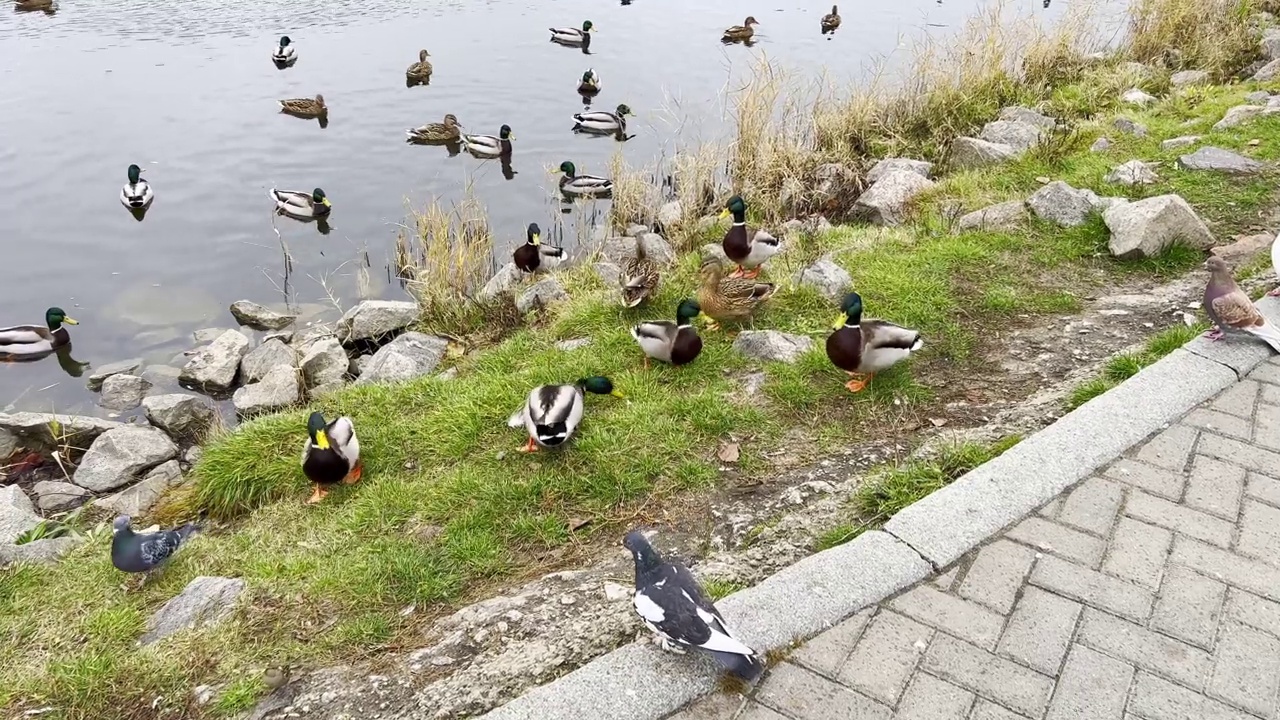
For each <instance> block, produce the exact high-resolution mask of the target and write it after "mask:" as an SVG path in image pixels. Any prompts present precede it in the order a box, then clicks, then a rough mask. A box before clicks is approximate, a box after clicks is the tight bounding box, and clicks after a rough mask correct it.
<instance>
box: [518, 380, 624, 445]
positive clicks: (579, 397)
mask: <svg viewBox="0 0 1280 720" xmlns="http://www.w3.org/2000/svg"><path fill="white" fill-rule="evenodd" d="M587 393H593V394H595V395H612V396H614V397H616V398H622V399H626V396H625V395H623V394H622V393H621V392H619V391H617V390H615V389H614V388H613V381H611V380H610V379H609V378H607V377H601V376H599V375H596V376H594V377H589V378H583V379H581V380H579V381H578V382H576V383H574V384H573V385H539V386H538V387H536V388H534V389H533V390H532V391H530V392H529V398H528V400H527V401H525V404H524V406H522V407H521V408H520V409H519V410H516V411H515V412H514V413H512V414H511V417H510V418H507V426H508V427H513V428H516V427H520V426H521V425H523V426H524V427H525V429H526V430H528V432H529V441H528V442H527V443H526V444H525V445H523V446H522V447H520V448H519V450H520V452H525V453H530V452H537V450H538V448H539V447H545V448H557V447H560V446H562V445H564V444H565V443H567V442H569V439H570V438H572V437H573V434H574V433H575V432H577V430H578V424H579V423H581V422H582V414H583V412H584V410H585V406H586V402H585V401H586V394H587Z"/></svg>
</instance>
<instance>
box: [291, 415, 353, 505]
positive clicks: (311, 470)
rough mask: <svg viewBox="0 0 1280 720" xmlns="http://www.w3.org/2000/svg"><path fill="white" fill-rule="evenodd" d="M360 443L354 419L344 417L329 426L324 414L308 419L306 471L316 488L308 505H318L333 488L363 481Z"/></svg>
mask: <svg viewBox="0 0 1280 720" xmlns="http://www.w3.org/2000/svg"><path fill="white" fill-rule="evenodd" d="M362 470H363V464H362V463H361V462H360V441H359V440H358V439H357V438H356V426H355V425H354V424H352V422H351V418H349V417H340V418H337V419H336V420H334V421H333V422H331V423H329V424H328V425H326V424H325V422H324V415H321V414H320V413H318V412H313V413H311V416H310V417H308V418H307V444H306V445H305V446H303V448H302V472H303V473H304V474H305V475H306V476H307V479H308V480H310V481H311V482H312V484H313V485H315V489H314V490H313V491H312V493H311V497H309V498H307V504H308V505H315V504H316V503H318V502H320V501H321V500H323V499H324V496H325V495H328V494H329V488H331V487H333V486H334V485H337V484H338V483H342V484H344V485H350V484H352V483H355V482H358V481H359V480H360V475H361V473H362Z"/></svg>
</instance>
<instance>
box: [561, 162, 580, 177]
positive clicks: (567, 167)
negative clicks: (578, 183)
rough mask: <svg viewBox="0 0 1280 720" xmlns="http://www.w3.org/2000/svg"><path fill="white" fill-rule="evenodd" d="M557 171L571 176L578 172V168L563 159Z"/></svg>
mask: <svg viewBox="0 0 1280 720" xmlns="http://www.w3.org/2000/svg"><path fill="white" fill-rule="evenodd" d="M557 172H562V173H564V174H565V177H573V176H574V175H577V174H578V168H576V167H574V165H573V163H571V162H569V161H568V160H565V161H564V162H562V163H560V169H559V170H558V171H557Z"/></svg>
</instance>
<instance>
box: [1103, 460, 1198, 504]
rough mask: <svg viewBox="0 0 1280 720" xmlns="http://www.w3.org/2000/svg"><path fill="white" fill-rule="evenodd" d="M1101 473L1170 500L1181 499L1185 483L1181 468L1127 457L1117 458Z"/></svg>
mask: <svg viewBox="0 0 1280 720" xmlns="http://www.w3.org/2000/svg"><path fill="white" fill-rule="evenodd" d="M1103 474H1104V475H1105V476H1107V477H1109V478H1111V479H1112V480H1118V481H1120V482H1123V483H1127V484H1129V485H1132V486H1134V487H1139V488H1142V489H1143V490H1146V491H1147V492H1149V493H1152V494H1153V495H1159V496H1160V497H1163V498H1168V499H1170V500H1181V499H1182V487H1183V485H1185V484H1186V477H1185V476H1184V475H1183V474H1182V471H1181V470H1166V469H1164V468H1158V467H1155V466H1153V465H1147V464H1144V463H1140V462H1137V461H1136V460H1128V459H1120V460H1117V461H1116V462H1114V463H1112V464H1111V466H1110V467H1108V468H1107V469H1106V471H1105V472H1104V473H1103Z"/></svg>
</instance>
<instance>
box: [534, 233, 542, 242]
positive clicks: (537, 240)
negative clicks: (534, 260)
mask: <svg viewBox="0 0 1280 720" xmlns="http://www.w3.org/2000/svg"><path fill="white" fill-rule="evenodd" d="M533 244H534V245H541V244H542V236H541V235H539V234H538V233H534V234H533Z"/></svg>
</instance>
